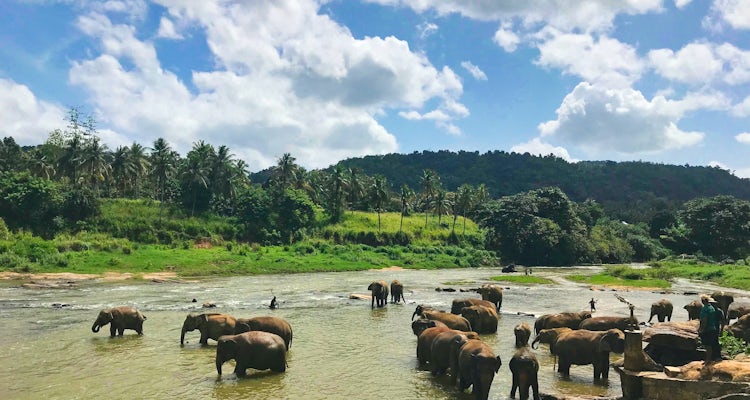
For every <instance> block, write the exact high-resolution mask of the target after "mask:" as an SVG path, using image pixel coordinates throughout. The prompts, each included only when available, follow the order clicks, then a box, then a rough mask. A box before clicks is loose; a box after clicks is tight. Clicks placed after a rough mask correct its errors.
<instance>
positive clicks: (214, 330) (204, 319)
mask: <svg viewBox="0 0 750 400" xmlns="http://www.w3.org/2000/svg"><path fill="white" fill-rule="evenodd" d="M236 323H237V320H236V318H234V317H233V316H231V315H228V314H220V313H204V314H195V313H190V314H188V316H187V317H185V322H183V323H182V332H181V333H180V344H184V343H185V333H187V332H191V331H194V330H196V329H197V330H198V331H200V333H201V339H200V343H201V344H208V339H213V340H219V337H220V336H222V335H232V334H234V327H235V324H236Z"/></svg>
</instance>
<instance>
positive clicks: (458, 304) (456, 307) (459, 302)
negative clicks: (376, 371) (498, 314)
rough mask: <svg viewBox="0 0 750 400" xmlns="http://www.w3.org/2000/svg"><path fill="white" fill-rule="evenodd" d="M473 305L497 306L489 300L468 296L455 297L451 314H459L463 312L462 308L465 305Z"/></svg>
mask: <svg viewBox="0 0 750 400" xmlns="http://www.w3.org/2000/svg"><path fill="white" fill-rule="evenodd" d="M471 306H485V307H489V308H495V305H494V304H493V303H492V302H490V301H487V300H482V299H473V298H466V299H454V300H453V302H452V303H451V314H456V315H459V314H461V310H462V309H464V308H465V307H471Z"/></svg>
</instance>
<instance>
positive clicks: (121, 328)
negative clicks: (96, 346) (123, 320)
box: [117, 327, 125, 336]
mask: <svg viewBox="0 0 750 400" xmlns="http://www.w3.org/2000/svg"><path fill="white" fill-rule="evenodd" d="M124 334H125V328H123V327H119V328H117V335H119V336H122V335H124Z"/></svg>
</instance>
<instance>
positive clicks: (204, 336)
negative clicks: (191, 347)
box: [199, 330, 208, 344]
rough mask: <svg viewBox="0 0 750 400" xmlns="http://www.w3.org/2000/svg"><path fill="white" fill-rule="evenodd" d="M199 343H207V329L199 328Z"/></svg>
mask: <svg viewBox="0 0 750 400" xmlns="http://www.w3.org/2000/svg"><path fill="white" fill-rule="evenodd" d="M199 343H200V344H208V331H207V330H201V340H200V342H199Z"/></svg>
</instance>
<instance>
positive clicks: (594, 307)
mask: <svg viewBox="0 0 750 400" xmlns="http://www.w3.org/2000/svg"><path fill="white" fill-rule="evenodd" d="M589 306H591V312H594V311H596V300H594V298H593V297H592V298H591V300H589Z"/></svg>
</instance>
